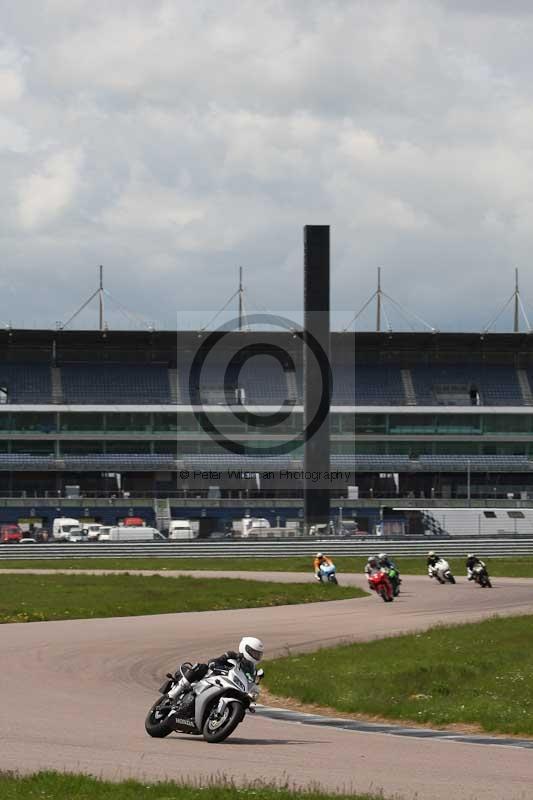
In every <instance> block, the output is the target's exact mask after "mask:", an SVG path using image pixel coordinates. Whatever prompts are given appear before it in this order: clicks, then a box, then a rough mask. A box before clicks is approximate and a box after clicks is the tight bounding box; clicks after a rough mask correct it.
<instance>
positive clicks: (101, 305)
mask: <svg viewBox="0 0 533 800" xmlns="http://www.w3.org/2000/svg"><path fill="white" fill-rule="evenodd" d="M98 307H99V312H100V313H99V318H100V320H99V321H100V330H101V331H103V330H104V325H105V323H104V268H103V266H102V265H101V264H100V285H99V287H98Z"/></svg>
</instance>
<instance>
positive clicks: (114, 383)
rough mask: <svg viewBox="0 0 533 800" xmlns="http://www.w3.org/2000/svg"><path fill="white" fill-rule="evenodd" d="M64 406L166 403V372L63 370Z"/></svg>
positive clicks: (113, 367) (109, 367)
mask: <svg viewBox="0 0 533 800" xmlns="http://www.w3.org/2000/svg"><path fill="white" fill-rule="evenodd" d="M61 382H62V389H63V399H64V402H65V403H94V404H98V403H100V404H107V403H109V404H124V403H130V404H131V403H135V404H147V403H153V404H163V403H170V402H171V397H170V384H169V379H168V370H167V369H166V367H160V366H151V365H146V366H137V365H123V364H86V365H83V366H81V365H79V366H78V365H76V366H63V367H62V368H61Z"/></svg>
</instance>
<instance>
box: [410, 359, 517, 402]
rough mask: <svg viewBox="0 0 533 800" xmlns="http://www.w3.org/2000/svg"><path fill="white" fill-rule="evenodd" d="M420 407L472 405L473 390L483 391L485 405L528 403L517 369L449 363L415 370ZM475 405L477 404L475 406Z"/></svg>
mask: <svg viewBox="0 0 533 800" xmlns="http://www.w3.org/2000/svg"><path fill="white" fill-rule="evenodd" d="M411 377H412V380H413V386H414V389H415V394H416V400H417V404H418V405H424V406H426V405H427V406H434V405H469V404H470V402H471V398H470V390H471V389H477V391H478V392H479V404H480V405H484V406H506V405H510V406H521V405H523V404H524V399H523V396H522V392H521V390H520V384H519V382H518V376H517V373H516V370H515V369H513V368H512V367H498V366H495V367H493V366H490V367H489V366H487V367H483V366H482V365H479V364H449V365H446V366H444V367H440V366H421V367H412V368H411ZM473 404H475V403H473Z"/></svg>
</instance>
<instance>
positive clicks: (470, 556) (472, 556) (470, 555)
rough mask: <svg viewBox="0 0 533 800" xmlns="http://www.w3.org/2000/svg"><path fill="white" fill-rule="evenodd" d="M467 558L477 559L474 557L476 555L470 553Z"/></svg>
mask: <svg viewBox="0 0 533 800" xmlns="http://www.w3.org/2000/svg"><path fill="white" fill-rule="evenodd" d="M467 558H475V555H474V553H469V554H468V555H467Z"/></svg>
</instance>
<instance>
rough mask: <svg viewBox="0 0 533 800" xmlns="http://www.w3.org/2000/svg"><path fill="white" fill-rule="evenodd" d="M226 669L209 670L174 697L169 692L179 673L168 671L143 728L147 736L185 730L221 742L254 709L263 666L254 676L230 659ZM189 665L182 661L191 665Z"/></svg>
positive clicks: (174, 684)
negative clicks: (228, 667) (229, 666)
mask: <svg viewBox="0 0 533 800" xmlns="http://www.w3.org/2000/svg"><path fill="white" fill-rule="evenodd" d="M229 663H230V664H231V665H232V666H231V668H230V669H229V670H222V669H212V670H210V671H209V672H208V673H207V675H206V676H205V678H202V679H201V680H199V681H197V682H196V683H194V684H193V685H192V686H191V687H190V689H189V690H187V691H186V692H184V693H183V694H180V695H178V697H177V698H176V699H175V700H173V699H171V698H170V697H169V696H168V692H169V691H170V690H171V689H172V688H173V687H174V686H176V684H177V683H178V682H179V681H180V679H181V677H182V675H181V674H180V670H178V671H177V672H176V674H175V675H171V674H170V673H167V678H168V680H167V681H166V683H164V684H163V686H161V688H160V689H159V692H160V694H161V695H162V696H161V697H160V698H158V700H157V701H156V702H155V703H154V705H153V706H152V708H151V709H150V711H149V712H148V716H147V717H146V720H145V723H144V727H145V729H146V732H147V733H148V734H149V736H153V737H154V738H156V739H162V738H164V737H165V736H168V735H169V733H172V732H173V731H177V732H178V733H188V734H189V735H192V736H203V737H204V739H205V740H206V742H213V743H214V742H222V741H224V739H227V738H228V736H230V734H232V733H233V731H234V730H235V728H236V727H237V725H239V724H240V723H241V722H242V720H243V719H244V715H245V714H246V711H249V712H250V713H254V712H255V703H256V701H257V698H258V696H259V682H260V681H261V678H262V677H263V675H264V672H263V670H262V669H259V670H257V672H256V673H255V674H254V675H250V674H249V673H247V672H245V671H244V669H243V668H242V665H241V664H240V663H239V662H238V661H236V660H233V659H230V662H229ZM191 666H192V665H191V664H183V665H182V667H181V669H182V670H183V668H184V667H191Z"/></svg>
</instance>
